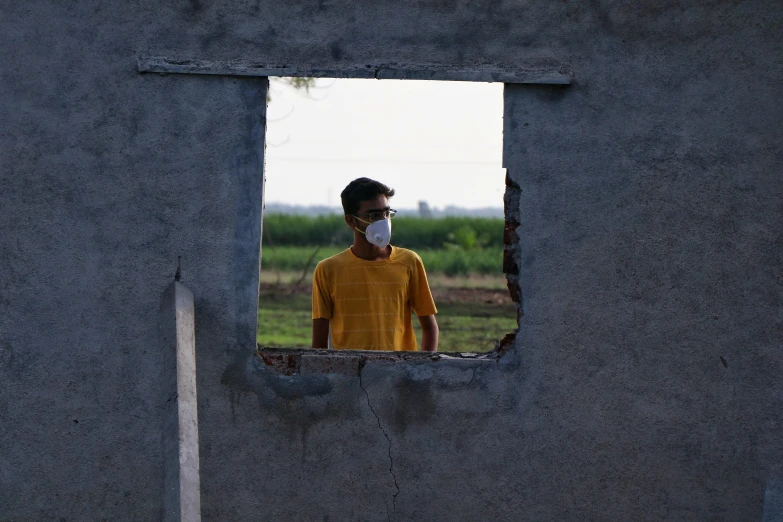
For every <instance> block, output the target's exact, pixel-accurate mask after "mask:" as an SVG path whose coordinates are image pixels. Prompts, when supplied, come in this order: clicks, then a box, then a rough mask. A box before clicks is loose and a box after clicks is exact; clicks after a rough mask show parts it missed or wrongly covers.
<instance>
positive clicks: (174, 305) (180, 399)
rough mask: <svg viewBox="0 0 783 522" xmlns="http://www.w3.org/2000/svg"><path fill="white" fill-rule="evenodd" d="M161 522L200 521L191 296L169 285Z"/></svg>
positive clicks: (165, 306)
mask: <svg viewBox="0 0 783 522" xmlns="http://www.w3.org/2000/svg"><path fill="white" fill-rule="evenodd" d="M161 315H162V318H161V323H162V327H163V339H164V344H163V375H162V378H163V388H164V391H165V396H164V398H163V400H164V401H165V402H164V408H165V412H164V427H163V447H164V459H165V462H164V484H163V487H164V493H163V508H164V513H163V520H165V521H177V522H179V521H185V520H187V521H189V522H190V521H199V520H201V485H200V483H201V479H200V475H199V443H198V413H197V411H198V405H197V401H196V337H195V320H194V306H193V293H192V292H191V291H190V290H188V288H186V287H185V286H184V285H182V284H180V283H178V282H173V283H172V284H171V285H170V286H169V287H168V289H167V290H166V293H165V295H164V299H163V307H162V309H161Z"/></svg>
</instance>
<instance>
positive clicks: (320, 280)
mask: <svg viewBox="0 0 783 522" xmlns="http://www.w3.org/2000/svg"><path fill="white" fill-rule="evenodd" d="M331 318H332V296H331V294H330V292H329V285H328V282H327V277H326V270H325V269H324V265H323V263H318V264H317V265H316V266H315V273H314V274H313V319H331Z"/></svg>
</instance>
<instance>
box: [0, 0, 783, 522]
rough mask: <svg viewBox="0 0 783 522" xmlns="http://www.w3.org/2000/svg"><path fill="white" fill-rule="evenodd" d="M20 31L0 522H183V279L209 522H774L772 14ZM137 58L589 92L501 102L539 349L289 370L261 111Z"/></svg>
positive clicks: (6, 133) (96, 24)
mask: <svg viewBox="0 0 783 522" xmlns="http://www.w3.org/2000/svg"><path fill="white" fill-rule="evenodd" d="M2 13H3V17H2V18H1V19H0V48H2V49H5V50H11V52H4V53H2V54H0V71H2V72H1V74H0V93H1V94H2V95H1V96H0V122H2V128H1V129H0V194H2V204H1V205H0V230H2V233H1V234H0V447H1V448H3V451H2V452H0V520H3V521H5V520H14V521H16V520H42V519H61V520H62V519H65V520H102V519H111V520H154V519H159V518H161V517H162V515H163V475H164V455H163V441H162V432H163V425H164V405H163V404H161V396H162V395H163V386H164V383H163V382H162V381H161V377H160V376H161V368H162V364H163V362H162V349H163V345H164V341H163V336H162V333H161V330H160V329H159V326H160V325H159V314H158V310H159V307H160V305H161V302H162V300H163V295H164V291H165V289H166V288H167V286H168V285H170V284H171V281H172V280H173V278H174V272H175V270H176V267H177V263H178V259H179V260H180V262H181V278H182V282H183V284H185V285H187V286H188V287H189V288H190V289H191V290H192V291H193V293H194V296H195V323H196V326H195V328H196V330H195V331H196V349H197V361H196V362H197V385H198V418H199V434H200V459H201V502H202V515H203V518H204V519H205V520H227V519H230V520H281V519H287V520H485V519H493V520H509V521H516V520H553V519H554V520H585V519H591V520H629V519H633V520H660V519H664V520H693V519H697V520H701V519H709V520H759V519H760V518H762V516H764V517H769V516H773V515H769V514H770V513H772V514H774V513H779V512H780V506H779V502H780V495H778V494H777V493H776V492H777V491H779V489H780V488H779V484H780V480H781V476H783V469H782V468H781V464H780V463H781V462H783V448H781V439H782V437H781V434H782V433H783V427H782V426H781V423H782V422H783V419H782V418H781V411H783V384H781V379H780V377H779V376H780V375H781V374H783V326H782V325H783V312H782V311H781V310H783V307H781V296H782V295H783V291H782V290H783V288H782V285H783V279H782V278H781V266H783V227H781V226H780V223H781V222H783V206H781V201H783V178H782V177H781V175H780V173H781V167H782V166H783V156H782V155H781V152H780V143H781V142H783V135H781V133H782V131H781V126H780V124H779V122H780V121H782V120H783V114H782V111H783V109H781V104H780V103H779V100H778V98H779V93H780V85H781V79H783V67H782V66H781V64H783V60H782V59H781V58H782V54H781V53H783V51H782V50H781V47H780V45H779V42H780V40H781V37H782V36H783V34H781V31H783V29H781V24H780V20H781V19H782V18H783V5H781V4H780V3H778V2H765V1H762V0H750V1H747V2H739V3H737V2H730V1H725V0H712V1H706V2H702V3H699V4H698V5H695V4H694V5H690V4H685V3H683V2H678V1H674V0H671V1H662V2H661V1H656V2H636V3H633V4H624V3H620V2H616V1H611V0H607V1H601V0H599V1H594V2H588V3H584V2H575V1H563V2H535V1H534V2H526V3H520V2H511V1H503V0H500V1H493V2H489V3H482V4H476V3H471V2H457V1H446V2H437V3H421V2H419V3H415V2H413V3H411V2H395V1H391V2H380V3H379V2H375V3H372V2H371V3H367V2H362V3H359V2H344V3H335V2H328V1H321V2H317V1H299V0H297V1H293V2H285V3H272V2H263V1H261V2H239V3H237V2H231V3H229V2H223V1H208V0H190V1H182V2H178V3H168V4H165V5H161V4H153V3H149V2H139V1H129V2H124V3H121V4H116V5H108V4H106V3H104V2H100V1H98V0H92V1H80V2H76V3H71V4H67V5H66V4H57V3H54V2H32V3H29V2H28V3H10V2H5V3H4V5H3V6H2ZM140 56H162V57H166V58H167V59H170V60H177V59H180V60H207V61H213V62H220V63H224V62H231V61H238V62H248V61H249V62H257V63H259V64H265V65H270V66H271V65H274V66H276V67H280V68H285V67H299V68H303V69H307V68H310V69H321V70H325V69H357V68H361V67H365V66H367V65H368V64H406V66H408V67H413V68H415V69H416V70H427V67H429V66H431V67H433V68H457V69H460V68H461V69H464V70H478V71H481V70H482V68H486V69H487V70H498V69H500V70H515V69H519V70H523V71H525V70H531V69H546V68H547V67H566V68H567V69H568V71H570V73H571V74H572V83H571V85H569V86H532V85H508V86H506V89H505V116H504V166H505V167H506V168H507V169H508V172H509V181H510V184H511V189H510V190H509V192H508V193H507V213H508V214H509V216H511V219H510V220H509V223H518V226H515V227H512V228H514V230H513V234H512V233H511V232H509V235H513V237H514V238H515V239H514V242H513V245H511V249H510V254H509V258H508V260H507V261H508V262H507V263H506V267H507V269H508V271H509V272H510V275H511V279H512V280H513V283H514V284H515V285H518V288H519V291H520V293H521V298H520V303H521V311H522V312H523V313H524V315H522V316H521V323H520V331H519V333H518V334H517V336H516V340H515V342H514V343H513V345H512V346H510V347H509V349H508V350H507V351H506V353H505V354H504V355H503V356H502V357H500V358H497V359H494V360H489V361H481V362H470V361H450V360H447V359H443V360H440V361H429V360H422V361H414V360H411V361H376V360H371V361H367V362H366V363H365V364H363V365H359V366H357V367H356V372H354V373H352V372H351V371H343V372H332V373H317V372H304V373H295V374H291V375H285V373H284V372H283V373H281V372H278V371H277V369H275V368H272V367H269V366H267V365H266V364H265V362H264V360H263V359H261V358H260V357H258V356H257V355H256V354H255V344H254V339H255V337H254V335H255V327H256V321H257V318H256V299H257V283H258V279H257V274H258V266H259V265H258V258H259V251H260V250H261V244H260V237H261V234H260V230H261V222H262V216H261V209H262V201H263V151H264V149H263V147H264V145H263V142H264V127H265V94H266V82H265V80H264V79H263V78H237V77H231V76H199V75H167V76H161V75H156V74H139V71H138V58H139V57H140ZM512 286H513V285H512ZM504 333H506V332H499V336H500V335H502V334H504ZM776 499H777V500H776ZM776 502H777V503H778V504H775V503H776ZM765 503H766V504H765Z"/></svg>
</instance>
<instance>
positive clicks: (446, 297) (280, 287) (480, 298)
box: [260, 283, 512, 305]
mask: <svg viewBox="0 0 783 522" xmlns="http://www.w3.org/2000/svg"><path fill="white" fill-rule="evenodd" d="M260 290H261V294H263V295H269V294H272V295H275V294H277V295H292V294H294V295H298V296H304V295H308V296H309V295H310V291H311V290H310V285H309V284H303V285H299V286H294V285H292V284H276V283H261V287H260ZM431 290H432V297H433V298H434V299H435V303H436V304H437V303H459V304H493V305H510V304H512V301H511V296H510V295H509V293H508V290H500V289H488V288H451V287H445V288H444V287H437V286H432V287H431Z"/></svg>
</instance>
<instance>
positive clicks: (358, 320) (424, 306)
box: [313, 247, 438, 350]
mask: <svg viewBox="0 0 783 522" xmlns="http://www.w3.org/2000/svg"><path fill="white" fill-rule="evenodd" d="M411 309H413V311H414V312H416V315H419V316H425V315H432V314H435V313H437V311H438V310H437V309H436V308H435V302H434V301H433V300H432V294H431V293H430V287H429V284H428V283H427V274H426V273H425V272H424V264H423V263H422V262H421V258H420V257H419V255H418V254H417V253H416V252H413V251H412V250H407V249H405V248H399V247H392V251H391V255H390V256H389V258H388V259H384V260H381V261H367V260H365V259H361V258H358V257H356V256H355V255H354V253H353V252H352V251H351V249H350V248H348V249H346V250H344V251H343V252H340V253H339V254H337V255H334V256H332V257H330V258H327V259H324V260H323V261H321V262H320V263H318V265H317V266H316V267H315V274H314V275H313V319H329V329H330V332H331V335H332V345H333V346H334V348H335V349H337V350H416V349H418V346H417V345H416V336H415V335H414V332H413V326H412V325H411Z"/></svg>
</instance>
